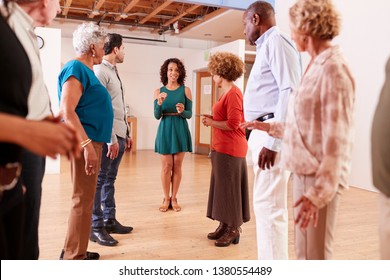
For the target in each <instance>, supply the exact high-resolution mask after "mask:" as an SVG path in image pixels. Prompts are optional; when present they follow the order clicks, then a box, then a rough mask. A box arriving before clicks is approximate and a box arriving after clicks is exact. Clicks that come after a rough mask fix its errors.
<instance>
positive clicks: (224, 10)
mask: <svg viewBox="0 0 390 280" xmlns="http://www.w3.org/2000/svg"><path fill="white" fill-rule="evenodd" d="M227 10H228V9H226V8H219V9H218V10H215V11H214V12H211V13H209V14H207V15H205V16H204V17H203V19H202V20H198V21H195V22H194V23H191V24H189V25H187V26H186V27H184V28H183V29H180V33H183V32H185V31H188V30H190V29H192V28H194V27H195V26H198V25H199V24H202V23H204V22H206V21H208V20H210V19H212V18H214V17H216V16H219V15H220V14H222V13H224V12H226V11H227Z"/></svg>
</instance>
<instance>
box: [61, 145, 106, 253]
mask: <svg viewBox="0 0 390 280" xmlns="http://www.w3.org/2000/svg"><path fill="white" fill-rule="evenodd" d="M92 145H93V147H94V148H95V151H96V155H97V157H98V163H97V166H98V167H99V166H100V162H101V157H102V143H96V142H92ZM98 171H99V170H96V173H95V174H93V175H87V174H86V173H85V160H84V156H83V155H81V157H80V158H78V159H72V160H71V176H72V183H73V195H72V208H71V209H70V214H69V219H68V231H67V234H66V238H65V245H64V260H82V259H85V258H86V253H87V248H88V241H89V233H90V230H91V221H92V207H93V201H94V197H95V191H96V184H97V178H98Z"/></svg>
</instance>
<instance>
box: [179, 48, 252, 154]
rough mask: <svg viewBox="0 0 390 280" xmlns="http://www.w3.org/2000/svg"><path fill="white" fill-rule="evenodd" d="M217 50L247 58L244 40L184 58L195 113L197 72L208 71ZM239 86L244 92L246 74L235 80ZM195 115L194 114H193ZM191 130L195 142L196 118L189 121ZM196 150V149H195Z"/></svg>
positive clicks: (187, 84) (187, 82)
mask: <svg viewBox="0 0 390 280" xmlns="http://www.w3.org/2000/svg"><path fill="white" fill-rule="evenodd" d="M217 51H228V52H231V53H234V54H236V55H237V56H238V57H240V58H241V59H242V60H243V61H244V58H245V41H244V40H236V41H233V42H230V43H227V44H223V45H220V46H217V47H214V48H211V49H207V50H202V51H199V50H198V51H197V52H195V53H193V54H191V55H190V56H187V57H186V58H185V59H183V62H184V64H185V66H186V70H187V80H186V86H188V87H189V88H190V89H191V91H192V97H193V99H192V101H193V102H192V104H193V108H192V110H193V113H195V104H196V90H197V89H196V73H197V72H199V71H207V64H208V57H209V55H211V54H212V53H215V52H217ZM235 84H236V85H237V87H238V88H239V89H240V90H241V91H242V92H244V76H242V77H241V78H239V79H237V81H236V82H235ZM193 115H194V114H193ZM188 125H189V127H190V131H191V137H192V143H193V145H194V143H195V118H194V117H193V118H191V119H190V120H189V122H188ZM193 150H195V149H193Z"/></svg>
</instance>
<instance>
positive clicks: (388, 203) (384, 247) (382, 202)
mask: <svg viewBox="0 0 390 280" xmlns="http://www.w3.org/2000/svg"><path fill="white" fill-rule="evenodd" d="M389 221H390V197H388V196H386V195H384V194H383V193H379V245H380V253H381V259H382V260H390V245H389V244H390V222H389Z"/></svg>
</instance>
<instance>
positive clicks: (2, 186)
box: [0, 162, 22, 192]
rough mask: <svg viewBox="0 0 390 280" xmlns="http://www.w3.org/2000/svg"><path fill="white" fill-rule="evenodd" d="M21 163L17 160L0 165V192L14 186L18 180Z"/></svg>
mask: <svg viewBox="0 0 390 280" xmlns="http://www.w3.org/2000/svg"><path fill="white" fill-rule="evenodd" d="M21 170H22V165H21V164H20V163H19V162H13V163H7V164H6V165H0V192H3V191H5V190H10V189H12V188H13V187H15V185H16V183H17V182H18V180H19V176H20V172H21Z"/></svg>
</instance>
